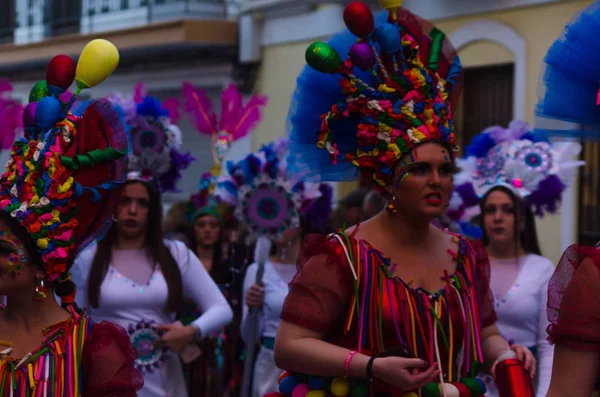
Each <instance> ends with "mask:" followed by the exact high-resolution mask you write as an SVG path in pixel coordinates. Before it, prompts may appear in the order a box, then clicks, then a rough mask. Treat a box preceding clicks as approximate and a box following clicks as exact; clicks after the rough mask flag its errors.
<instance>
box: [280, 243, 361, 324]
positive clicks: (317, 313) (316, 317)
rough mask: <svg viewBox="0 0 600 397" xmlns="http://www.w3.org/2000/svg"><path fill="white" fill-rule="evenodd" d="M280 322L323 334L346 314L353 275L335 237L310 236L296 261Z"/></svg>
mask: <svg viewBox="0 0 600 397" xmlns="http://www.w3.org/2000/svg"><path fill="white" fill-rule="evenodd" d="M297 267H298V272H297V273H296V276H295V277H294V279H293V280H292V282H291V283H290V292H289V294H288V296H287V298H286V300H285V302H284V304H283V310H282V312H281V319H282V320H284V321H287V322H290V323H292V324H295V325H297V326H300V327H302V328H306V329H310V330H312V331H315V332H320V333H326V332H327V331H328V330H330V329H331V326H332V325H333V324H334V323H335V322H336V321H337V320H338V319H339V318H340V316H342V315H344V314H345V311H346V310H347V308H348V305H349V303H350V299H351V291H352V273H351V270H350V264H349V263H348V261H347V259H346V256H345V253H344V249H343V247H342V245H341V243H340V242H339V241H338V240H337V239H336V238H335V237H327V236H323V235H309V236H307V237H306V238H305V240H304V244H303V247H302V250H301V252H300V255H299V257H298V261H297Z"/></svg>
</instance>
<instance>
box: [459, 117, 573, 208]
mask: <svg viewBox="0 0 600 397" xmlns="http://www.w3.org/2000/svg"><path fill="white" fill-rule="evenodd" d="M580 151H581V146H580V145H579V144H577V143H566V142H565V143H554V144H551V143H549V142H547V141H544V140H540V139H539V138H536V136H535V135H533V134H532V133H531V132H530V128H529V125H528V124H527V123H525V122H522V121H513V122H511V123H510V125H509V127H508V128H502V127H497V126H496V127H490V128H488V129H486V130H485V131H483V132H482V133H481V134H479V135H477V136H475V137H474V138H473V141H472V143H471V145H470V146H468V147H467V148H466V157H465V158H464V159H460V160H458V161H457V163H458V166H459V167H460V168H461V173H460V174H458V175H456V176H455V179H454V185H455V189H456V193H458V197H456V196H455V197H454V199H455V203H454V204H453V206H452V207H453V210H455V211H464V210H466V209H467V208H470V207H474V206H476V205H478V204H479V201H480V200H481V198H483V197H484V196H485V195H486V193H487V192H488V191H490V190H491V189H493V188H495V187H497V186H503V187H505V188H507V189H510V190H511V191H512V192H513V193H514V194H515V195H516V196H517V197H519V198H520V199H521V200H522V201H523V202H524V204H525V205H526V206H528V207H531V208H532V209H533V210H534V212H535V213H536V214H537V215H539V216H542V215H543V214H544V213H545V212H547V213H554V212H556V211H557V210H558V205H559V203H560V200H561V196H562V193H563V191H564V190H565V189H566V187H567V185H568V184H569V183H570V182H572V181H573V180H574V177H575V174H576V172H577V167H579V166H581V165H582V164H583V162H582V161H574V160H572V159H573V157H574V156H576V155H577V154H579V152H580ZM461 207H462V209H461ZM454 217H455V218H460V214H456V215H455V216H454Z"/></svg>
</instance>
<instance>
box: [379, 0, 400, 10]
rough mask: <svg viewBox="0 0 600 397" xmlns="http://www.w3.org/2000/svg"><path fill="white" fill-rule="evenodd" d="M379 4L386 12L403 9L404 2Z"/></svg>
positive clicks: (384, 0)
mask: <svg viewBox="0 0 600 397" xmlns="http://www.w3.org/2000/svg"><path fill="white" fill-rule="evenodd" d="M379 4H380V5H381V6H382V7H383V8H385V9H386V10H393V9H395V8H396V9H397V8H400V7H402V0H379Z"/></svg>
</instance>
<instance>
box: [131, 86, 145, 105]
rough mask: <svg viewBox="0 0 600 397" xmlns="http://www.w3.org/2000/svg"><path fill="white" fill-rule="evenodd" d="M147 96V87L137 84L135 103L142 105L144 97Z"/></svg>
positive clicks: (134, 95)
mask: <svg viewBox="0 0 600 397" xmlns="http://www.w3.org/2000/svg"><path fill="white" fill-rule="evenodd" d="M146 95H147V90H146V86H145V85H144V83H137V84H136V85H135V89H134V94H133V101H134V102H135V103H142V102H143V101H144V97H145V96H146Z"/></svg>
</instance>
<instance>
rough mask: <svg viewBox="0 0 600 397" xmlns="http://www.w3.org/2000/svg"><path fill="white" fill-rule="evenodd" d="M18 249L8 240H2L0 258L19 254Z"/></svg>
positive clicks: (0, 241) (0, 242)
mask: <svg viewBox="0 0 600 397" xmlns="http://www.w3.org/2000/svg"><path fill="white" fill-rule="evenodd" d="M18 252H19V250H18V248H17V247H15V246H14V245H13V244H11V243H9V242H8V241H6V240H0V256H8V255H11V254H17V253H18Z"/></svg>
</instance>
